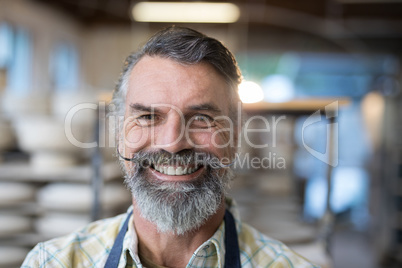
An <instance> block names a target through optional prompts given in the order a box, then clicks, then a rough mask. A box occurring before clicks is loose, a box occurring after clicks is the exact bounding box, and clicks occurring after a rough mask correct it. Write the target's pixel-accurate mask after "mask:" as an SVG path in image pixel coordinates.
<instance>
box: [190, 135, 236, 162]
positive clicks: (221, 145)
mask: <svg viewBox="0 0 402 268" xmlns="http://www.w3.org/2000/svg"><path fill="white" fill-rule="evenodd" d="M190 138H191V142H192V143H193V144H195V147H196V148H197V147H198V148H199V149H204V150H206V149H207V150H209V151H210V152H212V153H214V154H215V155H217V156H218V157H219V158H222V157H231V155H232V152H233V148H232V141H231V134H230V132H229V131H223V130H220V131H205V132H197V133H193V135H191V137H190Z"/></svg>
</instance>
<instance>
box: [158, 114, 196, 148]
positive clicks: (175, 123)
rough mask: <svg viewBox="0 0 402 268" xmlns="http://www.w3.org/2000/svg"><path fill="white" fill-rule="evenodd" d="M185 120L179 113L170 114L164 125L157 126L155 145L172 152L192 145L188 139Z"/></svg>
mask: <svg viewBox="0 0 402 268" xmlns="http://www.w3.org/2000/svg"><path fill="white" fill-rule="evenodd" d="M185 127H186V124H185V121H184V119H183V118H182V117H180V116H179V115H172V116H170V117H169V118H168V119H167V120H166V121H165V122H164V123H163V124H162V125H160V126H158V127H156V128H155V130H154V131H155V135H154V137H155V139H154V147H156V148H159V149H163V150H165V151H167V152H170V153H177V152H179V151H181V150H184V149H190V148H191V147H192V146H191V145H190V143H189V142H188V141H187V139H186V135H185Z"/></svg>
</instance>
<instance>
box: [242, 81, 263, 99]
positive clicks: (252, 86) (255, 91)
mask: <svg viewBox="0 0 402 268" xmlns="http://www.w3.org/2000/svg"><path fill="white" fill-rule="evenodd" d="M239 97H240V100H241V101H242V102H243V103H254V102H259V101H262V100H263V99H264V93H263V92H262V89H261V87H260V86H259V85H258V84H257V83H254V82H251V81H243V82H241V83H240V85H239Z"/></svg>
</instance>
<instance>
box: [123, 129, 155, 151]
mask: <svg viewBox="0 0 402 268" xmlns="http://www.w3.org/2000/svg"><path fill="white" fill-rule="evenodd" d="M149 135H150V131H149V130H148V128H139V127H133V128H131V129H128V130H127V131H126V132H125V135H124V147H125V148H126V151H127V152H128V153H135V152H137V151H139V150H141V149H142V148H144V147H145V146H146V145H147V144H148V141H149Z"/></svg>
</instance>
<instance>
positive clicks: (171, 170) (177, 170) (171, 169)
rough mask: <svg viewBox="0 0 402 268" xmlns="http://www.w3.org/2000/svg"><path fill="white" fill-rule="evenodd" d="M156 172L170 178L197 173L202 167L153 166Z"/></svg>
mask: <svg viewBox="0 0 402 268" xmlns="http://www.w3.org/2000/svg"><path fill="white" fill-rule="evenodd" d="M151 167H152V168H153V169H155V170H156V171H158V172H160V173H162V174H165V175H170V176H181V175H188V174H192V173H195V172H196V171H197V170H199V169H200V168H201V167H202V166H169V165H152V166H151Z"/></svg>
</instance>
